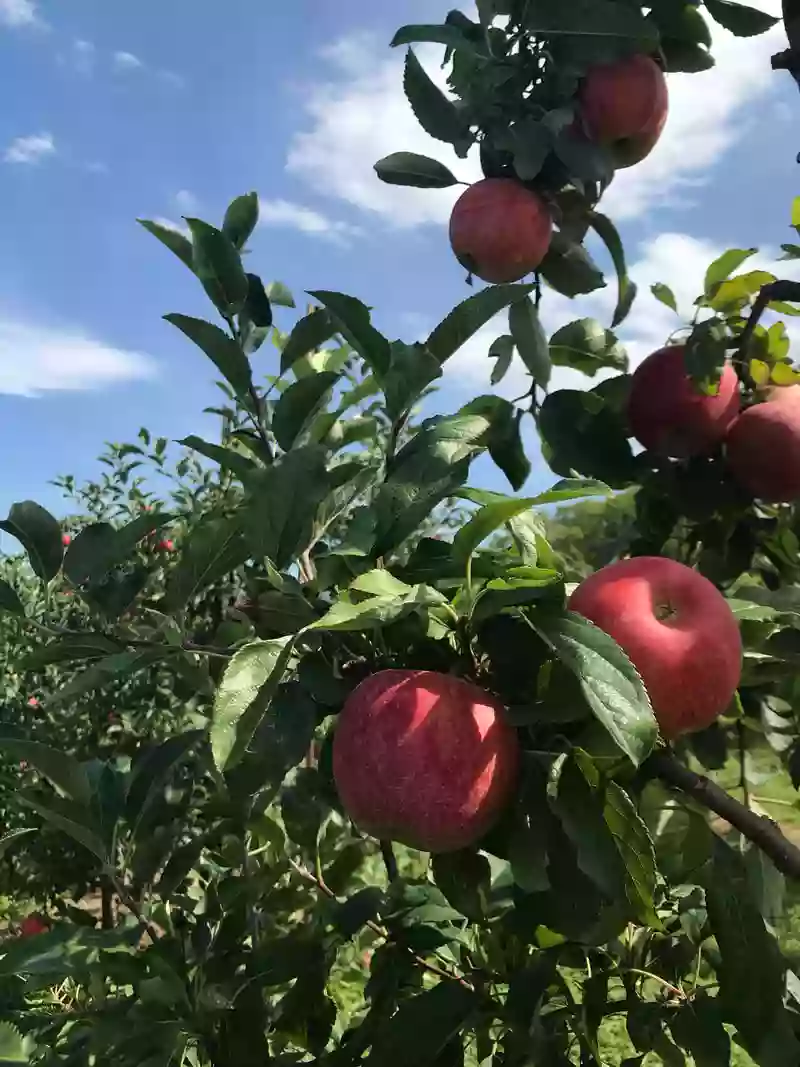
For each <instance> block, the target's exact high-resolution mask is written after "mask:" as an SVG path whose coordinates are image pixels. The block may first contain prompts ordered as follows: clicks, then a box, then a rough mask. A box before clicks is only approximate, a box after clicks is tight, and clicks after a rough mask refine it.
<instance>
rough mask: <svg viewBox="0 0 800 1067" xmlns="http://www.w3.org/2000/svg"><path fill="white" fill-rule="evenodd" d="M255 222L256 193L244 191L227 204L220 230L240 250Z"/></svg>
mask: <svg viewBox="0 0 800 1067" xmlns="http://www.w3.org/2000/svg"><path fill="white" fill-rule="evenodd" d="M257 224H258V193H245V195H244V196H237V197H236V199H235V200H232V201H231V203H230V204H229V205H228V210H227V211H226V212H225V218H224V219H223V221H222V232H223V233H224V234H225V236H226V237H227V238H228V239H229V240H230V242H231V244H233V246H234V247H235V248H237V249H239V250H240V251H241V249H242V248H244V246H245V245H246V244H247V240H248V238H249V237H250V235H251V234H252V232H253V230H254V229H255V228H256V226H257Z"/></svg>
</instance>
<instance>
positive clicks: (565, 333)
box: [550, 319, 628, 377]
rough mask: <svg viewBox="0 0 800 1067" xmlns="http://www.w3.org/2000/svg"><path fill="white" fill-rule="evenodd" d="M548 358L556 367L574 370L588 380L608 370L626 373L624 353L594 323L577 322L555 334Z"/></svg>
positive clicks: (613, 337)
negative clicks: (585, 376) (586, 375)
mask: <svg viewBox="0 0 800 1067" xmlns="http://www.w3.org/2000/svg"><path fill="white" fill-rule="evenodd" d="M550 358H551V360H552V361H553V363H554V364H555V365H556V366H558V367H573V368H574V369H575V370H579V371H582V372H583V373H584V374H588V375H589V376H590V377H594V375H595V374H597V372H598V371H599V370H604V369H605V368H607V367H611V368H613V369H614V370H621V371H627V369H628V356H627V354H626V352H625V349H624V348H623V346H622V345H621V344H620V343H619V341H618V340H617V338H616V336H615V335H614V334H613V333H612V332H611V331H610V330H606V329H604V327H603V326H601V325H600V323H599V322H598V321H597V319H578V320H577V321H576V322H570V323H568V324H567V325H566V326H562V327H561V329H560V330H556V332H555V333H554V334H553V336H552V337H551V338H550Z"/></svg>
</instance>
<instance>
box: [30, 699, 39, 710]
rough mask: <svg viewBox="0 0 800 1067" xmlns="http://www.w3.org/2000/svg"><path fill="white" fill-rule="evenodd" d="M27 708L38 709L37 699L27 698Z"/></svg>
mask: <svg viewBox="0 0 800 1067" xmlns="http://www.w3.org/2000/svg"><path fill="white" fill-rule="evenodd" d="M28 707H29V708H38V707H39V698H38V697H28Z"/></svg>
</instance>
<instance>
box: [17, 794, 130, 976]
mask: <svg viewBox="0 0 800 1067" xmlns="http://www.w3.org/2000/svg"><path fill="white" fill-rule="evenodd" d="M19 799H20V801H21V802H22V803H23V804H25V805H26V806H27V807H29V808H32V809H33V811H35V812H38V814H39V815H41V816H42V818H43V819H45V820H46V821H47V822H49V823H50V824H51V825H52V826H55V827H56V829H58V830H61V831H62V832H63V833H65V834H67V835H68V836H69V837H71V838H72V839H73V840H74V841H77V842H79V844H81V845H83V846H84V848H87V849H88V850H89V851H90V852H91V853H93V854H94V855H95V856H97V858H98V859H99V860H100V861H101V862H103V863H107V862H108V860H109V854H108V848H107V846H106V843H105V841H104V840H103V835H102V831H101V830H100V828H99V827H98V826H97V825H96V824H95V821H94V818H93V816H92V814H91V812H90V811H89V810H88V808H86V807H83V806H82V805H80V804H76V803H75V802H74V801H71V800H65V799H63V798H62V797H58V796H55V795H53V796H49V797H47V798H46V799H43V798H42V797H41V795H40V794H39V793H36V794H33V793H31V792H24V793H22V794H20V797H19ZM40 936H41V935H40ZM0 966H2V964H1V963H0Z"/></svg>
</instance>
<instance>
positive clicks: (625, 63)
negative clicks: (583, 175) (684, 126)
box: [579, 55, 669, 167]
mask: <svg viewBox="0 0 800 1067" xmlns="http://www.w3.org/2000/svg"><path fill="white" fill-rule="evenodd" d="M579 102H580V114H581V120H582V123H583V128H584V130H585V132H586V134H587V136H588V137H590V138H591V139H592V140H593V141H597V142H598V144H602V145H605V146H606V147H607V148H609V149H610V151H611V155H612V157H613V159H614V163H615V165H616V166H617V167H631V166H633V165H634V164H635V163H640V162H641V161H642V160H643V159H644V158H645V156H647V155H649V154H650V152H651V151H652V150H653V148H654V147H655V145H656V142H657V141H658V139H659V137H660V136H661V131H662V130H663V129H664V124H665V123H666V121H667V112H668V111H669V93H668V90H667V80H666V78H665V77H664V72H663V71H662V69H661V67H659V65H658V64H657V63H656V62H655V60H653V59H651V58H650V56H645V55H635V56H629V57H628V58H626V59H619V60H617V61H616V62H614V63H602V64H598V65H597V66H594V67H590V68H589V70H588V71H587V73H586V77H585V78H584V81H583V85H582V86H581V90H580V95H579Z"/></svg>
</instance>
